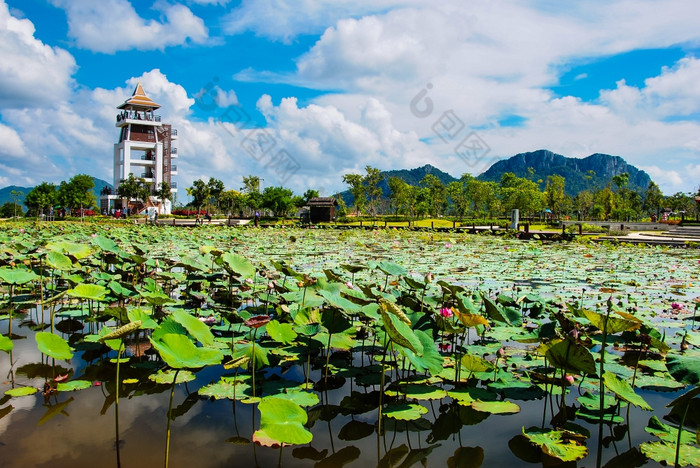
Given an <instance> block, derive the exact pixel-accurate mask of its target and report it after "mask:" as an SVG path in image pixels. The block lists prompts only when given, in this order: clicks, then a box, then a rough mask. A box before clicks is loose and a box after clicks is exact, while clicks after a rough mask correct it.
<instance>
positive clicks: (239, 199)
mask: <svg viewBox="0 0 700 468" xmlns="http://www.w3.org/2000/svg"><path fill="white" fill-rule="evenodd" d="M219 203H220V204H221V206H222V207H223V208H224V209H226V214H227V215H229V216H230V215H231V214H232V213H237V212H240V211H241V210H243V208H244V207H245V203H246V197H245V195H244V194H242V193H240V192H238V191H237V190H226V191H224V192H222V193H221V195H220V196H219Z"/></svg>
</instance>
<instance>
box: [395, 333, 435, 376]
mask: <svg viewBox="0 0 700 468" xmlns="http://www.w3.org/2000/svg"><path fill="white" fill-rule="evenodd" d="M413 333H414V334H415V335H416V337H417V338H418V340H419V341H420V343H421V345H422V346H423V354H422V355H421V356H418V355H416V354H415V353H414V352H413V351H411V350H410V349H408V348H401V352H402V353H403V354H405V355H406V357H407V358H408V360H409V361H411V364H413V366H414V367H415V368H416V370H417V371H418V372H425V371H428V372H430V373H431V374H432V375H437V374H439V373H440V372H442V370H443V361H444V360H443V358H442V356H441V355H440V353H439V352H438V351H437V348H436V346H435V342H434V341H433V338H432V337H431V336H430V335H429V334H428V333H426V332H424V331H422V330H413Z"/></svg>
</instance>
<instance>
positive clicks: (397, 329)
mask: <svg viewBox="0 0 700 468" xmlns="http://www.w3.org/2000/svg"><path fill="white" fill-rule="evenodd" d="M380 310H381V313H382V320H383V321H384V329H385V330H386V332H387V334H388V335H389V337H390V338H391V339H392V341H394V342H395V343H397V344H399V345H401V346H403V347H405V348H408V349H410V350H411V351H413V352H414V353H415V354H417V355H418V356H420V355H422V354H423V345H422V344H421V342H420V340H419V339H418V337H417V336H416V335H415V333H413V330H411V328H410V327H409V326H408V325H406V324H405V323H404V322H402V321H401V320H400V319H399V318H398V317H397V316H396V315H394V314H391V313H387V312H386V311H385V309H384V308H380Z"/></svg>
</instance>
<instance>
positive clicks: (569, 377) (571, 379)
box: [564, 374, 574, 385]
mask: <svg viewBox="0 0 700 468" xmlns="http://www.w3.org/2000/svg"><path fill="white" fill-rule="evenodd" d="M564 380H566V381H567V382H569V385H573V384H574V376H573V375H568V374H567V375H565V376H564Z"/></svg>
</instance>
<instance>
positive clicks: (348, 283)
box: [345, 281, 355, 289]
mask: <svg viewBox="0 0 700 468" xmlns="http://www.w3.org/2000/svg"><path fill="white" fill-rule="evenodd" d="M345 286H347V287H348V288H350V289H355V286H353V285H352V283H351V282H350V281H348V282H347V283H345Z"/></svg>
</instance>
